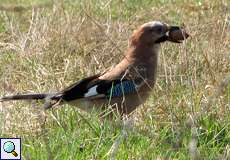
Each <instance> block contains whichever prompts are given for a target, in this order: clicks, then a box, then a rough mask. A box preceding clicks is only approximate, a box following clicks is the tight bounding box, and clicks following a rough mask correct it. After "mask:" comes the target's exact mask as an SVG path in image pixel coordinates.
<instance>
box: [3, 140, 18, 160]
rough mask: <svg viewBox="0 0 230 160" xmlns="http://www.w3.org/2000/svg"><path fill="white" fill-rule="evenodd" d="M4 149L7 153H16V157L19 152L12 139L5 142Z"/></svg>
mask: <svg viewBox="0 0 230 160" xmlns="http://www.w3.org/2000/svg"><path fill="white" fill-rule="evenodd" d="M3 149H4V151H5V152H6V153H11V154H13V155H14V157H17V156H18V154H17V152H16V151H15V145H14V143H13V142H11V141H7V142H5V143H4V144H3Z"/></svg>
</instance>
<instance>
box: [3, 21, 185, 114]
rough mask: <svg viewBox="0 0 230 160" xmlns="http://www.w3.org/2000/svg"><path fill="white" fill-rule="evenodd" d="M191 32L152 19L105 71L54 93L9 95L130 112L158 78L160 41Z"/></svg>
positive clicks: (174, 39)
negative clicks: (114, 63)
mask: <svg viewBox="0 0 230 160" xmlns="http://www.w3.org/2000/svg"><path fill="white" fill-rule="evenodd" d="M187 37H188V34H187V33H186V32H185V31H184V30H183V29H181V28H179V27H177V26H169V25H168V24H166V23H162V22H159V21H151V22H148V23H145V24H143V25H142V26H140V27H139V28H138V29H137V30H136V31H134V33H133V34H132V36H131V39H130V45H129V47H128V49H127V51H126V52H125V56H124V58H123V59H122V61H121V62H120V63H119V64H117V65H116V66H115V67H114V68H112V69H110V70H108V71H106V72H105V73H101V74H97V75H94V76H91V77H87V78H84V79H82V80H80V81H78V82H76V83H75V84H73V85H71V86H70V87H68V88H66V89H64V90H62V91H60V92H57V93H54V94H48V93H41V94H40V93H37V94H21V95H13V96H5V97H2V98H0V101H8V100H23V99H24V100H32V99H34V100H39V99H43V100H45V108H46V109H47V108H51V107H52V106H53V105H55V104H63V103H68V104H71V105H75V106H77V107H79V108H81V109H83V110H86V111H89V110H91V109H92V108H95V107H97V108H98V109H101V110H102V111H103V110H105V109H106V108H107V107H108V106H110V107H111V106H112V107H111V108H112V109H116V110H117V111H118V112H119V113H120V114H129V113H131V112H132V111H134V110H135V109H136V108H137V107H138V106H139V105H140V104H142V103H144V102H145V100H146V99H147V97H148V96H149V94H150V93H151V90H152V88H153V86H154V83H155V81H156V72H157V60H158V52H159V49H160V44H161V43H162V42H165V41H171V42H176V43H180V42H181V41H182V40H184V39H186V38H187Z"/></svg>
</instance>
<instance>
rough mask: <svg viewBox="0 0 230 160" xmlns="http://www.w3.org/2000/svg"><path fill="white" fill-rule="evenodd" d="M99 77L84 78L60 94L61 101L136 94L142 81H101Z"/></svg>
mask: <svg viewBox="0 0 230 160" xmlns="http://www.w3.org/2000/svg"><path fill="white" fill-rule="evenodd" d="M98 77H99V76H92V77H88V78H85V79H83V80H81V81H79V82H77V83H75V84H73V85H72V86H70V87H68V88H66V89H65V90H63V91H62V92H61V94H62V96H61V97H62V100H63V101H72V100H76V99H80V98H90V99H96V98H108V99H109V98H113V97H121V96H124V95H127V94H132V93H136V92H137V90H138V89H139V87H140V85H141V83H142V80H140V79H136V80H130V79H122V80H121V79H114V80H102V79H99V78H98Z"/></svg>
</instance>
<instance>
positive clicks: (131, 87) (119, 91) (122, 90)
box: [107, 81, 136, 97]
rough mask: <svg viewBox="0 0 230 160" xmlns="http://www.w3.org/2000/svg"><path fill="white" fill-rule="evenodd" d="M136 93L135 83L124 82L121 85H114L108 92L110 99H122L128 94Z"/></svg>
mask: <svg viewBox="0 0 230 160" xmlns="http://www.w3.org/2000/svg"><path fill="white" fill-rule="evenodd" d="M134 92H136V86H135V84H134V82H133V81H123V82H121V83H118V84H115V85H112V87H111V89H110V90H109V91H108V93H107V94H108V97H120V96H124V95H126V94H130V93H134Z"/></svg>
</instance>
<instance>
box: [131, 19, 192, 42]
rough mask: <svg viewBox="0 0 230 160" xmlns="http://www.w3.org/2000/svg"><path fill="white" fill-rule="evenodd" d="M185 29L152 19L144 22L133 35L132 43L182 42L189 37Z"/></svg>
mask: <svg viewBox="0 0 230 160" xmlns="http://www.w3.org/2000/svg"><path fill="white" fill-rule="evenodd" d="M188 36H189V35H188V34H187V33H186V32H185V30H184V29H182V28H180V27H178V26H170V25H168V24H166V23H163V22H159V21H151V22H148V23H145V24H143V25H142V26H141V27H139V28H138V29H137V30H136V31H134V33H133V35H132V37H131V44H132V45H150V46H152V45H154V44H156V43H162V42H165V41H171V42H175V43H181V42H182V41H183V40H185V39H186V38H188Z"/></svg>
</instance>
